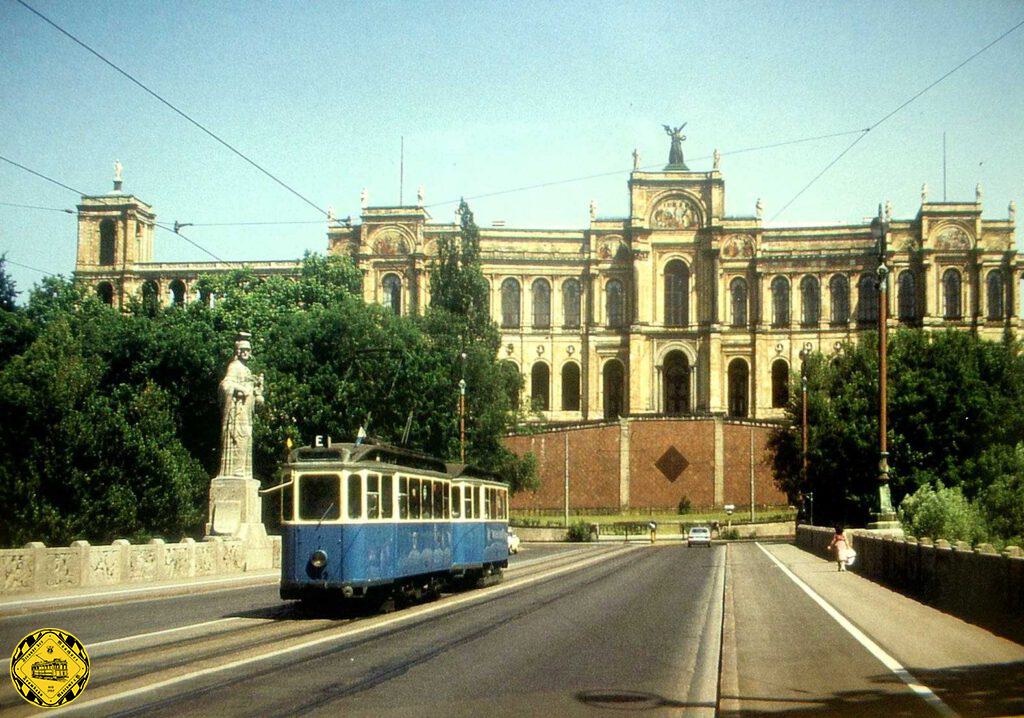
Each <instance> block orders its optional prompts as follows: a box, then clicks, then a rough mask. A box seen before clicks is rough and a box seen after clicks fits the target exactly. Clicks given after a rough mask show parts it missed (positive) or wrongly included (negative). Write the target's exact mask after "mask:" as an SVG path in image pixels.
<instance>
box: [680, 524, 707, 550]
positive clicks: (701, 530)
mask: <svg viewBox="0 0 1024 718" xmlns="http://www.w3.org/2000/svg"><path fill="white" fill-rule="evenodd" d="M686 545H687V546H710V545H711V529H709V528H708V527H707V526H694V527H693V528H692V529H690V532H689V533H688V534H687V535H686Z"/></svg>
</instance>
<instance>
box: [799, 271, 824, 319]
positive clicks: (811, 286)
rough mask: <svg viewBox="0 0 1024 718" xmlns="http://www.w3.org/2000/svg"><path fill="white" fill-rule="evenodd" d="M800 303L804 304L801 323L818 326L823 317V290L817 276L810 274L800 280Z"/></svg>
mask: <svg viewBox="0 0 1024 718" xmlns="http://www.w3.org/2000/svg"><path fill="white" fill-rule="evenodd" d="M800 303H801V304H802V305H803V307H802V315H801V317H800V320H801V324H803V325H804V326H805V327H814V326H817V325H818V319H819V318H820V317H821V291H820V289H819V285H818V278H817V277H812V276H810V275H808V276H806V277H804V278H803V279H801V280H800Z"/></svg>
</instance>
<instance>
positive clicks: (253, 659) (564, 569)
mask: <svg viewBox="0 0 1024 718" xmlns="http://www.w3.org/2000/svg"><path fill="white" fill-rule="evenodd" d="M631 548H632V549H635V548H636V547H635V546H634V547H631ZM631 548H627V547H623V548H621V549H618V550H615V551H611V552H609V553H602V554H600V555H598V556H594V557H592V558H589V559H586V560H584V561H580V562H578V563H572V564H570V565H568V566H559V567H558V568H553V569H551V570H550V571H545V572H544V573H539V574H537V575H535V576H528V577H524V578H521V579H517V580H516V581H514V582H510V583H504V584H498V585H497V586H491V587H488V588H482V589H478V590H476V591H472V592H470V593H469V594H466V595H464V596H458V597H454V598H452V599H450V600H445V601H443V602H438V603H432V604H428V605H426V606H420V607H417V608H413V609H407V610H406V611H403V612H402V613H401V614H400V615H395V616H393V617H391V618H385V619H383V620H381V621H379V622H373V623H368V624H366V625H362V626H356V627H355V628H352V629H347V628H346V629H340V630H339V631H338V632H337V633H331V634H329V635H326V636H321V637H319V638H314V639H312V640H309V641H304V642H302V643H298V644H295V645H293V646H288V647H287V648H279V649H277V650H275V651H269V652H267V653H261V654H259V655H255V656H249V657H248V658H240V659H238V660H237V661H231V662H230V663H223V664H220V665H217V666H210V667H209V668H203V669H200V670H198V671H193V672H192V673H185V674H182V675H180V676H175V677H173V678H167V679H165V680H162V681H159V682H158V683H152V684H150V685H147V686H140V687H139V688H133V689H132V690H130V691H123V692H120V693H113V694H111V695H109V696H104V697H102V698H96V699H95V700H91V701H90V700H85V701H82V700H81V699H79V700H78V701H75V703H73V704H71V705H68V706H65V707H63V708H57V709H55V710H53V711H51V712H50V713H49V715H58V714H66V713H75V712H77V711H79V710H83V709H92V708H95V707H96V706H100V705H104V704H106V703H111V702H113V701H119V700H123V699H125V698H131V697H133V696H137V695H141V694H143V693H150V692H152V691H158V690H160V689H162V688H166V687H168V686H173V685H175V684H177V683H184V682H185V681H191V680H194V679H196V678H201V677H203V676H208V675H212V674H214V673H220V672H222V671H230V670H233V669H235V668H240V667H242V666H247V665H249V664H252V663H259V662H262V661H266V660H269V659H271V658H277V657H279V656H284V655H288V654H289V653H296V652H298V651H304V650H306V649H308V648H312V647H313V646H318V645H321V644H324V643H334V642H337V641H342V640H345V639H348V638H351V637H352V636H357V635H359V634H361V633H366V632H368V631H375V630H378V629H381V628H385V627H387V626H392V625H395V624H398V623H406V622H409V621H412V620H415V619H418V618H420V617H422V616H426V615H429V614H431V613H437V612H439V611H444V610H447V609H450V608H452V607H453V606H459V605H461V604H463V603H470V602H473V601H479V600H481V599H484V598H487V597H488V596H491V595H494V594H498V593H504V592H507V591H512V590H514V589H517V588H521V587H523V586H529V585H530V584H532V583H537V582H538V581H541V580H544V579H547V578H551V577H553V576H557V575H559V574H563V573H568V572H569V571H576V570H578V569H582V568H585V567H587V566H589V565H591V564H594V563H597V562H598V561H602V560H604V559H606V558H610V557H611V556H616V555H618V554H620V553H624V552H626V551H629V550H631Z"/></svg>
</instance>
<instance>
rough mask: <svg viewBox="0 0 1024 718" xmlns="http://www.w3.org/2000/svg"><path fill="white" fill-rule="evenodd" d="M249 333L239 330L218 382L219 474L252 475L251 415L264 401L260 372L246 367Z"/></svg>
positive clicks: (250, 349)
mask: <svg viewBox="0 0 1024 718" xmlns="http://www.w3.org/2000/svg"><path fill="white" fill-rule="evenodd" d="M250 336H251V335H250V334H249V333H248V332H241V333H239V335H238V341H236V342H235V358H234V359H232V360H231V363H230V364H228V370H227V373H226V374H225V375H224V378H223V379H222V380H221V382H220V398H221V406H222V407H223V409H224V411H223V418H222V420H221V433H220V437H221V441H220V471H219V472H218V473H217V475H218V476H238V477H241V478H244V479H251V478H252V417H253V412H254V411H255V409H256V405H257V404H262V403H263V375H262V374H260V375H259V376H256V375H254V374H253V373H252V371H251V370H250V369H249V367H248V363H249V359H250V357H251V356H252V343H251V342H250V341H249V338H250Z"/></svg>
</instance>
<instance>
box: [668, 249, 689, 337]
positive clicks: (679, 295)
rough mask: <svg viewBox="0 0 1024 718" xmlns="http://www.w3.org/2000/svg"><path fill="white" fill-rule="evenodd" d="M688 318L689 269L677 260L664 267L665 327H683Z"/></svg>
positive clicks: (687, 322)
mask: <svg viewBox="0 0 1024 718" xmlns="http://www.w3.org/2000/svg"><path fill="white" fill-rule="evenodd" d="M689 316H690V269H689V268H688V267H687V266H686V264H685V263H684V262H683V261H682V260H679V259H673V260H672V261H671V262H669V263H668V264H667V265H666V266H665V325H666V326H669V327H685V326H686V325H687V324H689Z"/></svg>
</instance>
